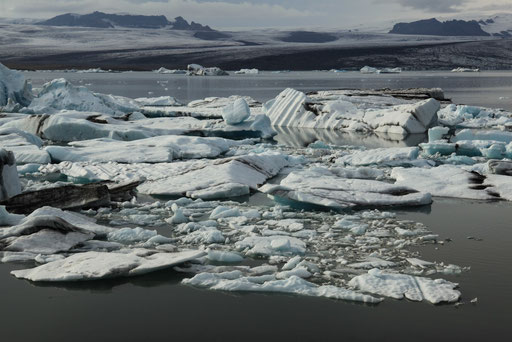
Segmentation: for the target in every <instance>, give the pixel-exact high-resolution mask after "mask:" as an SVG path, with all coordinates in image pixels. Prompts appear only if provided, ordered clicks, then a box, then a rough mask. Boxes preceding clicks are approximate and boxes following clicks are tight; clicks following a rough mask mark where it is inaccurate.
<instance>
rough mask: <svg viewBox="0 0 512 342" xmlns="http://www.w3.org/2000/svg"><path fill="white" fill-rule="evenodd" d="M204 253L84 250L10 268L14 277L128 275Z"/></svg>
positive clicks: (52, 278) (46, 279) (61, 278)
mask: <svg viewBox="0 0 512 342" xmlns="http://www.w3.org/2000/svg"><path fill="white" fill-rule="evenodd" d="M203 255H205V252H203V251H194V250H191V251H183V252H177V253H161V252H157V251H154V250H146V249H135V250H125V251H119V252H94V251H92V252H85V253H77V254H73V255H71V256H69V257H67V258H65V259H61V260H56V261H52V262H49V263H47V264H44V265H41V266H38V267H35V268H32V269H26V270H16V271H12V272H11V274H12V275H14V276H15V277H16V278H22V279H27V280H30V281H44V282H61V281H85V280H95V279H104V278H117V277H128V276H137V275H141V274H146V273H150V272H154V271H158V270H162V269H165V268H170V267H173V266H176V265H179V264H183V263H185V262H187V261H190V260H193V259H196V258H200V257H202V256H203Z"/></svg>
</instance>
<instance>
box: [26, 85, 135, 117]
mask: <svg viewBox="0 0 512 342" xmlns="http://www.w3.org/2000/svg"><path fill="white" fill-rule="evenodd" d="M63 109H67V110H75V111H80V112H99V113H103V114H109V115H114V114H124V113H129V112H133V111H137V110H139V106H138V105H137V103H136V102H135V101H134V100H131V99H128V98H126V97H122V96H114V95H105V94H99V93H93V92H92V91H90V90H89V89H87V88H86V87H83V86H75V85H73V84H71V83H70V82H68V81H66V80H65V79H64V78H59V79H55V80H53V81H50V82H48V83H45V84H44V85H43V88H42V89H41V91H40V92H39V94H38V96H37V97H36V98H34V100H33V101H32V103H31V104H30V106H28V107H27V109H26V112H27V113H31V114H34V113H35V114H51V113H56V112H58V111H60V110H63Z"/></svg>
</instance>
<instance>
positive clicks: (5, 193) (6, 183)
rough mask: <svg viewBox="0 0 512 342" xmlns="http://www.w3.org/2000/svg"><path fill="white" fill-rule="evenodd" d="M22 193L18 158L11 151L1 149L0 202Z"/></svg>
mask: <svg viewBox="0 0 512 342" xmlns="http://www.w3.org/2000/svg"><path fill="white" fill-rule="evenodd" d="M20 193H21V183H20V179H19V176H18V170H17V168H16V158H15V157H14V154H13V153H12V152H11V151H7V150H4V149H3V148H0V201H4V200H7V199H9V198H11V197H13V196H16V195H18V194H20Z"/></svg>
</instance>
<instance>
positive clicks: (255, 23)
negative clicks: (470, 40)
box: [0, 0, 512, 29]
mask: <svg viewBox="0 0 512 342" xmlns="http://www.w3.org/2000/svg"><path fill="white" fill-rule="evenodd" d="M95 10H98V11H104V12H108V13H131V14H164V15H166V16H167V17H168V18H169V19H171V18H174V17H176V16H178V15H181V16H183V17H185V18H186V19H188V20H194V21H197V22H200V23H202V24H208V25H210V26H212V27H214V28H220V29H222V28H224V29H229V28H244V27H333V28H336V27H337V28H349V27H355V26H358V25H361V24H364V26H371V25H372V24H373V23H375V24H377V23H380V22H385V21H390V20H400V19H404V20H405V19H419V18H431V17H435V16H437V17H439V16H448V15H450V16H451V15H453V16H459V15H470V16H472V15H474V17H475V18H478V17H480V16H483V15H490V14H494V13H497V12H511V11H512V4H511V0H50V1H44V0H43V1H42V0H0V17H8V18H50V17H52V16H55V15H58V14H63V13H69V12H72V13H80V14H85V13H90V12H92V11H95Z"/></svg>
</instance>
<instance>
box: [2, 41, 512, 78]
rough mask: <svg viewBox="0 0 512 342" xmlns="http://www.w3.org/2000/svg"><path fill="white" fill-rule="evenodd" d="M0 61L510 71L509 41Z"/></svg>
mask: <svg viewBox="0 0 512 342" xmlns="http://www.w3.org/2000/svg"><path fill="white" fill-rule="evenodd" d="M6 52H7V51H6ZM0 61H2V63H4V64H5V65H6V66H8V67H10V68H16V69H24V70H62V69H73V68H76V69H88V68H102V69H112V70H118V71H126V70H133V71H150V70H155V69H158V68H160V67H162V66H163V67H166V68H168V69H184V68H186V65H187V64H190V63H198V64H202V65H205V66H218V67H220V68H223V69H225V70H238V69H241V68H258V69H262V70H323V69H346V70H359V69H360V68H361V67H362V66H364V65H371V66H374V67H401V68H403V69H405V70H450V69H453V68H456V67H472V68H480V69H483V70H510V69H512V39H500V40H486V41H475V42H463V43H440V44H422V45H415V46H410V45H408V46H403V45H402V46H376V47H332V46H330V47H328V46H325V47H322V46H318V45H315V46H314V47H313V46H311V47H300V46H299V47H294V48H291V47H287V48H280V47H272V48H270V47H263V46H236V47H229V46H222V45H219V46H218V47H211V46H209V47H207V48H206V47H205V48H201V47H200V48H197V47H194V48H191V49H183V48H173V47H154V48H147V49H122V50H121V49H116V50H102V51H78V52H69V53H59V54H52V53H40V54H38V55H37V56H35V55H32V56H22V55H20V54H18V55H16V56H13V55H4V56H2V53H1V52H0Z"/></svg>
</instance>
